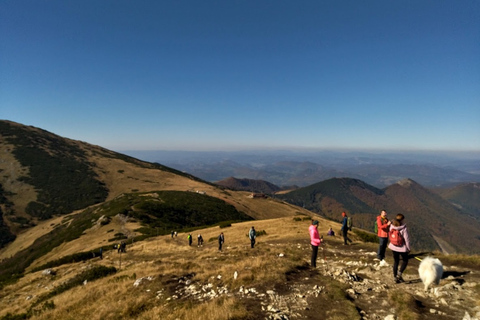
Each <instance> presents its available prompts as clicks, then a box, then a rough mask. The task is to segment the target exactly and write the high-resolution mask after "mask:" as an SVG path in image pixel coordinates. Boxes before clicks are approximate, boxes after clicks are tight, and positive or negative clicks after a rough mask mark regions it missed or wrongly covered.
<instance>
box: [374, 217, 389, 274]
mask: <svg viewBox="0 0 480 320" xmlns="http://www.w3.org/2000/svg"><path fill="white" fill-rule="evenodd" d="M391 223H392V222H391V221H388V219H387V211H385V210H382V212H381V213H380V215H379V216H378V217H377V225H376V227H377V228H376V229H377V236H378V241H379V244H378V251H377V258H378V260H380V265H382V266H383V265H385V264H386V263H385V250H386V249H387V245H388V230H389V229H390V224H391Z"/></svg>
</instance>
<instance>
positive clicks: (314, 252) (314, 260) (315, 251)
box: [311, 245, 318, 268]
mask: <svg viewBox="0 0 480 320" xmlns="http://www.w3.org/2000/svg"><path fill="white" fill-rule="evenodd" d="M317 255H318V246H314V245H312V261H311V264H312V267H313V268H316V267H317Z"/></svg>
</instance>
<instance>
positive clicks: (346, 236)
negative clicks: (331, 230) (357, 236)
mask: <svg viewBox="0 0 480 320" xmlns="http://www.w3.org/2000/svg"><path fill="white" fill-rule="evenodd" d="M342 232H343V241H344V244H348V243H347V241H348V229H345V230H342Z"/></svg>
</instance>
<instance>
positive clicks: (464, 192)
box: [433, 182, 480, 219]
mask: <svg viewBox="0 0 480 320" xmlns="http://www.w3.org/2000/svg"><path fill="white" fill-rule="evenodd" d="M433 191H435V192H437V193H438V194H439V195H440V196H441V197H442V198H444V199H446V200H448V201H450V202H451V203H452V204H453V205H454V206H456V207H458V208H459V209H461V210H462V211H464V212H467V213H469V214H471V215H473V216H475V217H477V218H479V219H480V183H478V182H471V183H462V184H460V185H457V186H454V187H451V188H442V189H433Z"/></svg>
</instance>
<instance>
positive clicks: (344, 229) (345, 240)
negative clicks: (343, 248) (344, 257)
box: [340, 211, 352, 245]
mask: <svg viewBox="0 0 480 320" xmlns="http://www.w3.org/2000/svg"><path fill="white" fill-rule="evenodd" d="M342 217H343V220H342V229H340V230H341V231H342V234H343V244H344V245H348V241H349V242H352V240H350V239H349V238H348V229H349V227H348V216H347V213H346V212H345V211H344V212H342Z"/></svg>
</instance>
